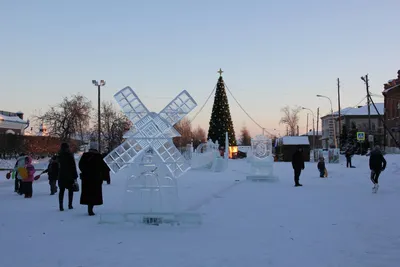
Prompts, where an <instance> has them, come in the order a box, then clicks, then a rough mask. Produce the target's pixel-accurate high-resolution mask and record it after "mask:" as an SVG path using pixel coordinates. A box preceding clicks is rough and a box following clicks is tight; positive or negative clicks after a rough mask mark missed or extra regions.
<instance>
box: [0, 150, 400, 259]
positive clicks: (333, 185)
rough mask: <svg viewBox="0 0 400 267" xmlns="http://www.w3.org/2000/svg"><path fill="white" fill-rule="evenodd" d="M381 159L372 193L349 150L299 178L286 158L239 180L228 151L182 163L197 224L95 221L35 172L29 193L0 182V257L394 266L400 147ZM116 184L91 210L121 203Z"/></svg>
mask: <svg viewBox="0 0 400 267" xmlns="http://www.w3.org/2000/svg"><path fill="white" fill-rule="evenodd" d="M386 159H387V161H388V167H387V170H385V171H384V172H383V173H382V175H381V178H380V184H381V187H380V189H379V192H378V193H377V194H372V193H371V189H372V184H371V182H370V180H369V169H368V158H367V157H361V156H355V157H354V159H353V163H354V165H355V166H356V167H357V168H355V169H350V168H346V167H345V165H344V164H345V161H341V163H340V164H327V169H328V171H329V178H325V179H321V178H319V173H318V171H317V167H316V163H306V169H305V170H304V172H303V173H302V175H301V180H300V181H301V183H302V184H303V185H304V186H303V187H301V188H295V187H293V183H294V182H293V173H292V169H291V165H290V163H283V162H282V163H281V162H279V163H276V164H275V165H274V169H275V173H276V175H278V176H279V182H276V183H254V182H248V181H246V175H247V174H249V173H250V166H249V164H247V163H246V160H230V161H229V168H228V170H227V171H226V172H223V173H212V172H207V171H201V170H192V171H189V172H188V173H187V174H185V175H184V176H182V177H181V178H180V179H179V180H178V186H179V188H178V189H179V195H180V200H181V205H182V206H183V207H184V209H185V210H186V211H196V212H200V213H202V215H203V216H202V217H203V224H202V225H201V226H196V227H193V226H192V227H185V226H180V227H171V226H167V225H161V226H158V227H157V226H144V225H143V226H140V227H139V226H136V227H134V226H132V225H129V224H115V225H104V224H99V223H98V222H99V217H100V216H94V217H89V216H86V207H84V206H80V205H79V204H78V203H79V195H75V200H74V204H75V205H74V207H75V209H74V210H71V211H69V210H68V211H64V212H60V211H58V209H57V207H58V198H57V196H50V195H49V185H48V183H47V180H46V178H47V177H43V178H41V179H40V180H39V181H38V182H35V184H34V194H33V198H32V199H24V198H22V197H20V196H17V195H15V193H14V192H13V184H12V183H3V184H0V210H1V217H0V251H1V252H2V256H1V263H2V264H1V265H2V266H25V265H27V264H28V265H29V266H30V267H54V266H82V267H91V266H93V267H94V266H96V267H109V266H115V267H117V266H121V267H122V266H131V265H134V266H136V267H141V266H145V267H158V266H175V267H187V266H191V267H205V266H206V267H214V266H215V267H217V266H218V267H228V266H229V267H243V266H257V267H263V266H274V267H289V266H308V267H328V266H351V267H376V266H379V267H397V266H399V263H400V254H399V251H400V229H399V227H398V224H399V221H400V214H399V212H398V203H399V202H400V194H399V192H400V179H399V174H398V171H399V164H398V162H400V156H398V155H387V156H386ZM3 174H4V175H5V172H2V173H1V172H0V177H4V175H3ZM124 190H125V179H123V178H121V177H118V178H117V177H112V183H111V185H104V187H103V194H104V205H103V206H100V207H96V208H95V212H97V214H98V215H100V214H104V213H107V212H112V211H114V210H115V209H116V208H117V207H121V205H122V199H123V197H122V196H123V193H124ZM44 218H45V219H44ZM21 253H22V254H21ZM27 259H28V262H27ZM299 263H300V264H299Z"/></svg>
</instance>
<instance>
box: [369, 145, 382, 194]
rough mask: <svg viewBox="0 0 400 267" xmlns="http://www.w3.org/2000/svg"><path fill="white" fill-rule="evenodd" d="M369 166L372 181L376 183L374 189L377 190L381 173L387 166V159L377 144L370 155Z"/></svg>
mask: <svg viewBox="0 0 400 267" xmlns="http://www.w3.org/2000/svg"><path fill="white" fill-rule="evenodd" d="M369 168H370V170H371V182H372V183H373V184H374V187H373V189H374V190H376V191H377V190H378V188H379V183H378V182H379V181H378V179H379V175H380V174H381V172H382V171H384V170H385V168H386V160H385V158H384V157H383V154H382V151H381V149H380V147H379V146H376V147H375V148H374V150H372V151H371V155H370V156H369Z"/></svg>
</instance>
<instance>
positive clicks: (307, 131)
mask: <svg viewBox="0 0 400 267" xmlns="http://www.w3.org/2000/svg"><path fill="white" fill-rule="evenodd" d="M306 134H307V138H308V113H307V125H306Z"/></svg>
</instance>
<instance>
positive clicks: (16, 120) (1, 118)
mask: <svg viewBox="0 0 400 267" xmlns="http://www.w3.org/2000/svg"><path fill="white" fill-rule="evenodd" d="M0 121H6V122H13V123H21V124H28V122H27V121H24V120H21V118H19V117H17V116H6V115H3V114H0Z"/></svg>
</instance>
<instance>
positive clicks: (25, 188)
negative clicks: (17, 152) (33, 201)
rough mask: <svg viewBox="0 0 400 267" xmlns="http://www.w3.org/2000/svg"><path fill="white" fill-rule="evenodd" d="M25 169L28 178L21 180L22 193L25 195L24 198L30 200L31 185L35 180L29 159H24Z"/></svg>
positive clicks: (33, 168) (33, 169)
mask: <svg viewBox="0 0 400 267" xmlns="http://www.w3.org/2000/svg"><path fill="white" fill-rule="evenodd" d="M25 169H26V170H27V173H28V177H26V178H25V179H23V180H22V192H23V193H24V194H25V198H31V197H32V193H33V189H32V183H33V181H34V178H35V176H34V175H35V167H34V166H33V165H32V158H31V157H25Z"/></svg>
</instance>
